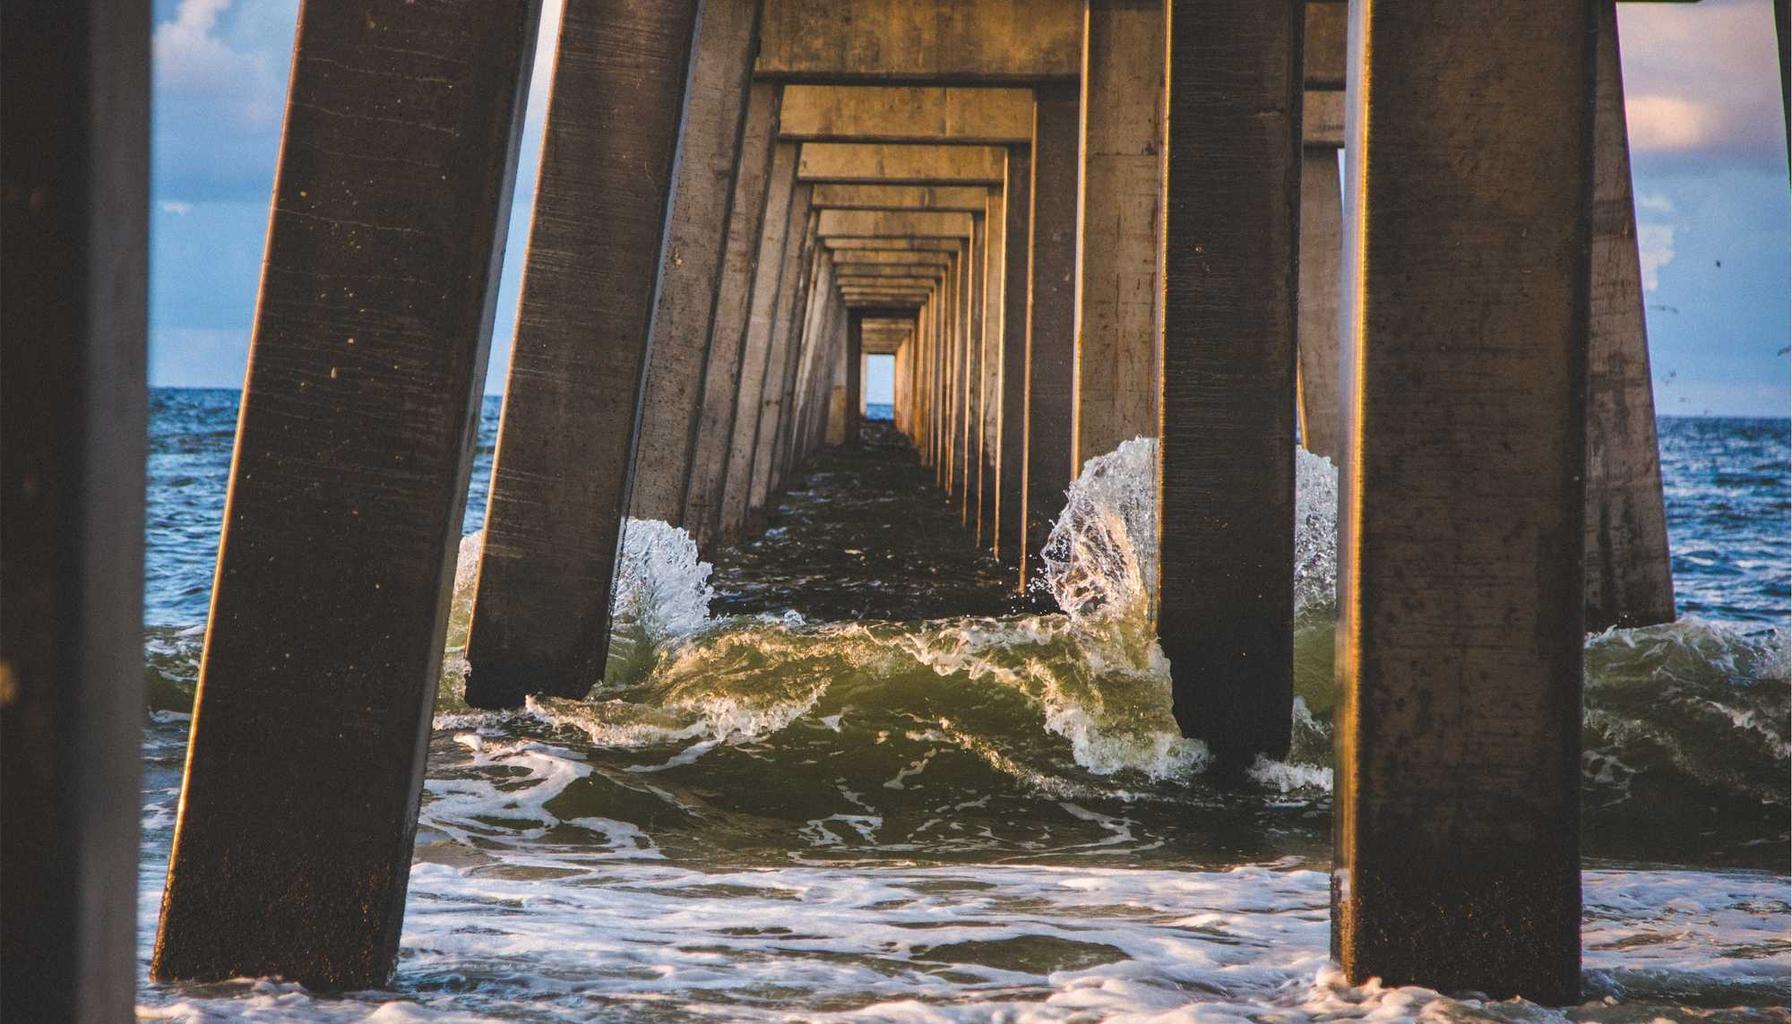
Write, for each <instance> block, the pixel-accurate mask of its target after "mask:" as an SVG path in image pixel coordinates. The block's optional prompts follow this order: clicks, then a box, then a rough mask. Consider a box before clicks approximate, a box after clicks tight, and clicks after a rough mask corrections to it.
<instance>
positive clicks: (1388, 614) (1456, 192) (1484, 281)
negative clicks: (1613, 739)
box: [1332, 0, 1594, 1004]
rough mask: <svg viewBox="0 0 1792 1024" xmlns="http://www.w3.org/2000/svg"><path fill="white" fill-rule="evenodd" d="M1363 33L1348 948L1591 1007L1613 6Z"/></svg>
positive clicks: (1344, 676) (1347, 484) (1343, 836)
mask: <svg viewBox="0 0 1792 1024" xmlns="http://www.w3.org/2000/svg"><path fill="white" fill-rule="evenodd" d="M1356 16H1357V17H1358V18H1359V19H1361V20H1360V23H1359V24H1357V25H1355V26H1353V28H1352V45H1353V49H1354V51H1355V53H1356V57H1357V59H1358V60H1365V59H1366V61H1367V65H1366V69H1365V73H1364V74H1363V76H1362V81H1361V82H1353V83H1352V86H1351V88H1352V97H1351V101H1350V110H1351V127H1350V131H1349V138H1348V151H1349V153H1350V161H1351V179H1352V181H1351V188H1352V196H1353V201H1352V203H1351V204H1350V205H1351V207H1352V208H1353V209H1354V210H1355V211H1356V216H1355V217H1354V218H1353V222H1352V224H1351V226H1350V228H1349V231H1350V237H1349V240H1348V246H1347V249H1346V251H1347V252H1349V253H1351V254H1353V259H1352V261H1351V263H1350V264H1348V265H1347V266H1348V271H1347V272H1348V273H1349V274H1350V275H1351V278H1350V280H1349V281H1348V282H1347V286H1346V288H1345V296H1346V299H1345V302H1346V303H1347V312H1346V318H1345V324H1346V332H1345V333H1346V340H1347V344H1348V346H1349V348H1348V359H1347V364H1348V365H1349V366H1350V367H1351V369H1352V372H1353V374H1354V380H1353V381H1352V382H1351V386H1350V387H1349V388H1348V389H1347V391H1346V394H1347V395H1348V396H1349V409H1350V413H1349V415H1350V419H1349V422H1348V429H1347V431H1346V438H1347V442H1346V450H1345V471H1344V474H1343V480H1344V494H1343V499H1342V505H1343V511H1344V515H1343V523H1342V530H1341V538H1340V543H1339V553H1340V555H1341V556H1342V564H1341V566H1340V572H1339V605H1340V613H1341V619H1342V622H1341V624H1340V626H1339V631H1338V690H1339V698H1340V702H1341V703H1340V706H1339V709H1338V719H1337V737H1338V740H1337V742H1338V750H1337V771H1338V783H1337V794H1336V808H1337V811H1336V813H1337V827H1336V829H1335V836H1336V844H1337V853H1336V857H1335V865H1336V867H1335V868H1334V875H1333V917H1332V920H1333V928H1334V932H1333V942H1334V951H1335V953H1336V955H1337V957H1338V959H1339V960H1340V962H1341V963H1342V964H1343V966H1344V969H1345V971H1346V972H1347V973H1348V974H1349V976H1350V978H1351V979H1352V980H1353V981H1363V980H1365V979H1367V978H1370V977H1380V978H1381V979H1382V980H1383V981H1385V982H1386V983H1388V984H1390V985H1404V984H1415V983H1416V984H1422V985H1427V986H1430V987H1433V988H1437V989H1441V990H1443V991H1446V992H1448V991H1458V990H1463V989H1474V990H1478V991H1481V992H1485V993H1487V994H1489V995H1491V996H1494V997H1496V998H1504V997H1507V996H1513V995H1522V996H1525V997H1527V998H1530V999H1533V1000H1537V1001H1540V1002H1545V1003H1554V1004H1562V1003H1572V1002H1575V1001H1577V1000H1578V997H1579V988H1580V943H1579V926H1580V916H1581V915H1580V888H1579V885H1580V864H1579V827H1578V821H1579V784H1580V772H1581V768H1580V697H1581V657H1582V633H1581V608H1582V589H1581V588H1582V574H1581V547H1582V543H1583V540H1584V537H1585V523H1584V515H1585V513H1584V506H1583V494H1582V472H1583V470H1584V466H1585V451H1584V447H1583V436H1584V432H1585V424H1586V406H1585V400H1586V390H1585V389H1586V336H1587V335H1586V331H1587V318H1588V304H1587V281H1588V260H1587V247H1588V239H1589V229H1588V223H1589V213H1590V209H1589V206H1590V204H1589V198H1590V195H1591V182H1592V178H1591V175H1592V169H1593V154H1592V105H1591V102H1590V101H1591V98H1592V85H1593V64H1592V61H1593V45H1592V44H1593V36H1592V30H1593V26H1594V20H1593V17H1594V11H1593V4H1592V3H1591V2H1589V0H1552V2H1550V3H1538V4H1531V5H1528V6H1527V7H1526V9H1525V16H1524V17H1522V18H1515V17H1513V16H1512V11H1511V8H1510V6H1509V5H1507V4H1503V3H1498V2H1494V0H1475V2H1468V0H1464V2H1459V3H1452V4H1448V5H1424V6H1422V7H1421V6H1402V5H1399V4H1374V5H1365V6H1364V7H1361V8H1358V9H1357V15H1356ZM1538 154H1548V155H1549V158H1548V159H1542V160H1540V159H1538Z"/></svg>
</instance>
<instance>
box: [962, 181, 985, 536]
mask: <svg viewBox="0 0 1792 1024" xmlns="http://www.w3.org/2000/svg"><path fill="white" fill-rule="evenodd" d="M985 244H986V243H985V241H984V224H983V218H982V217H981V216H979V217H976V218H975V219H974V220H973V221H972V225H971V237H970V240H969V242H968V243H967V244H966V247H965V254H966V255H965V261H964V272H963V274H964V276H963V282H964V289H963V294H964V303H963V305H964V317H963V322H964V345H963V349H964V359H963V365H964V372H963V380H962V382H961V384H960V387H959V391H960V392H961V397H960V401H959V405H960V411H959V417H958V419H959V431H958V434H959V436H958V444H959V452H958V467H959V491H960V493H959V496H958V497H959V510H958V517H959V522H961V523H963V524H964V525H966V526H971V525H973V522H974V519H973V517H974V516H975V514H976V507H977V493H976V492H977V429H978V417H979V415H980V414H981V412H982V403H981V393H982V387H983V376H982V374H983V363H982V358H983V274H982V270H983V259H984V252H983V249H984V246H985Z"/></svg>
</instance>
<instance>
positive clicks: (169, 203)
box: [156, 199, 193, 217]
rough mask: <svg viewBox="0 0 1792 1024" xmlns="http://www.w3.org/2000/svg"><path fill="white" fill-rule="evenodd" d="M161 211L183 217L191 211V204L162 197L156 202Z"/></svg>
mask: <svg viewBox="0 0 1792 1024" xmlns="http://www.w3.org/2000/svg"><path fill="white" fill-rule="evenodd" d="M156 205H157V206H159V207H161V210H162V212H163V213H172V214H174V215H175V216H176V217H185V216H186V215H187V214H189V213H192V212H193V204H192V203H189V202H185V201H183V200H180V199H164V200H162V201H161V202H159V203H157V204H156Z"/></svg>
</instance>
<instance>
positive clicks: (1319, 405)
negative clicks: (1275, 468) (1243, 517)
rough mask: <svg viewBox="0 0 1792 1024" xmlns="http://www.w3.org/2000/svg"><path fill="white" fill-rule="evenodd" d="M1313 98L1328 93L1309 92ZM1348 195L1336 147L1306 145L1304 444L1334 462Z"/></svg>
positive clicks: (1302, 252)
mask: <svg viewBox="0 0 1792 1024" xmlns="http://www.w3.org/2000/svg"><path fill="white" fill-rule="evenodd" d="M1307 95H1308V96H1309V97H1311V96H1315V95H1326V94H1324V93H1308V94H1307ZM1343 256H1344V195H1343V191H1342V190H1341V188H1340V187H1339V184H1338V150H1337V149H1336V148H1334V147H1331V146H1307V147H1306V148H1305V149H1303V150H1302V151H1301V158H1300V345H1299V347H1300V363H1299V366H1298V368H1297V369H1298V372H1299V381H1298V384H1299V386H1298V392H1299V406H1298V409H1297V411H1298V412H1299V414H1300V443H1301V447H1303V448H1305V449H1306V450H1307V451H1310V452H1312V453H1313V454H1314V455H1323V456H1325V457H1326V458H1328V459H1331V460H1332V461H1333V462H1336V461H1337V460H1338V458H1339V455H1340V454H1341V453H1340V451H1339V441H1340V438H1339V432H1340V430H1341V429H1342V427H1343V420H1342V416H1343V411H1342V410H1341V409H1339V408H1338V388H1339V380H1338V376H1339V371H1340V369H1341V365H1340V363H1339V362H1338V358H1339V348H1338V322H1339V321H1338V287H1339V284H1340V283H1341V281H1342V280H1343V265H1342V262H1341V261H1342V259H1343Z"/></svg>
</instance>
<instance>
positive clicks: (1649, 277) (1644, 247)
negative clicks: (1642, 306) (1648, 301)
mask: <svg viewBox="0 0 1792 1024" xmlns="http://www.w3.org/2000/svg"><path fill="white" fill-rule="evenodd" d="M1636 245H1637V255H1638V256H1639V257H1641V259H1642V263H1643V291H1646V292H1652V291H1654V290H1655V289H1657V288H1659V287H1661V268H1662V267H1665V266H1667V265H1668V264H1670V263H1672V262H1674V226H1673V225H1672V224H1638V225H1637V226H1636Z"/></svg>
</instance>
